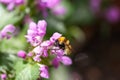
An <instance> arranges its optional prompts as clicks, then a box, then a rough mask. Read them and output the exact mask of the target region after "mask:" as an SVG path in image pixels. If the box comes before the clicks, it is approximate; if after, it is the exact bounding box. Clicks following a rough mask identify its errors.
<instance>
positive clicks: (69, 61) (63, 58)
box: [61, 56, 72, 65]
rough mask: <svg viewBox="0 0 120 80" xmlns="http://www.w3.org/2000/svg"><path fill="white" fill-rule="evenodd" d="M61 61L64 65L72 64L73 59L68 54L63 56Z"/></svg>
mask: <svg viewBox="0 0 120 80" xmlns="http://www.w3.org/2000/svg"><path fill="white" fill-rule="evenodd" d="M61 62H62V63H63V64H64V65H71V64H72V60H71V59H70V58H69V57H67V56H63V57H62V59H61Z"/></svg>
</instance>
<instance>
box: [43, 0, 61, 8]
mask: <svg viewBox="0 0 120 80" xmlns="http://www.w3.org/2000/svg"><path fill="white" fill-rule="evenodd" d="M41 1H42V2H44V3H46V6H47V7H48V8H54V7H55V6H56V5H58V4H59V3H60V0H41Z"/></svg>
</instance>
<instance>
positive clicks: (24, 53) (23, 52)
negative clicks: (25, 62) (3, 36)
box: [17, 50, 26, 59]
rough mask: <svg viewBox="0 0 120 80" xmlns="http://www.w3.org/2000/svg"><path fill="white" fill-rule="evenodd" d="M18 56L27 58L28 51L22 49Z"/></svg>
mask: <svg viewBox="0 0 120 80" xmlns="http://www.w3.org/2000/svg"><path fill="white" fill-rule="evenodd" d="M17 56H18V57H20V58H23V59H25V58H26V52H25V51H22V50H21V51H19V52H18V54H17Z"/></svg>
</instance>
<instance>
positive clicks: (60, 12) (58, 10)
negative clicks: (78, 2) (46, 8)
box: [52, 4, 67, 16]
mask: <svg viewBox="0 0 120 80" xmlns="http://www.w3.org/2000/svg"><path fill="white" fill-rule="evenodd" d="M66 12H67V9H66V7H65V6H63V5H61V4H59V5H57V6H56V7H54V8H53V9H52V13H53V14H54V15H56V16H61V15H65V14H66Z"/></svg>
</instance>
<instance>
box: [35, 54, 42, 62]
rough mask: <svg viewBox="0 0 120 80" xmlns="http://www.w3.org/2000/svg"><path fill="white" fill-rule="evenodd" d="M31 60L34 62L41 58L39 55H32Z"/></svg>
mask: <svg viewBox="0 0 120 80" xmlns="http://www.w3.org/2000/svg"><path fill="white" fill-rule="evenodd" d="M33 60H34V61H36V62H40V61H41V59H40V55H36V56H34V57H33Z"/></svg>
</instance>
